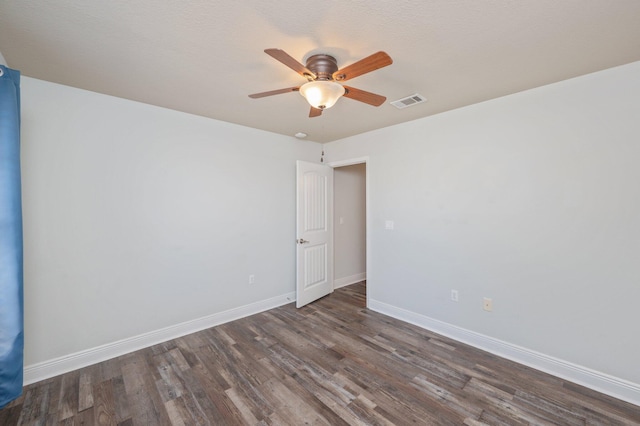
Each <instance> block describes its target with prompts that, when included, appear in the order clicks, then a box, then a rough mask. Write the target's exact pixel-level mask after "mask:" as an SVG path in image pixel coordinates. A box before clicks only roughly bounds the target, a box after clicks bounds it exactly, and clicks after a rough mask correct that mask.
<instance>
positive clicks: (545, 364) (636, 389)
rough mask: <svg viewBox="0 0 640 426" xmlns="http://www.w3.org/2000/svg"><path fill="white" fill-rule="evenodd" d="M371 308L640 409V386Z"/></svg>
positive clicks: (407, 314)
mask: <svg viewBox="0 0 640 426" xmlns="http://www.w3.org/2000/svg"><path fill="white" fill-rule="evenodd" d="M368 306H369V308H370V309H371V310H374V311H376V312H380V313H382V314H385V315H389V316H390V317H393V318H396V319H399V320H402V321H405V322H408V323H410V324H414V325H417V326H419V327H422V328H425V329H427V330H431V331H433V332H435V333H438V334H441V335H443V336H446V337H449V338H451V339H454V340H457V341H460V342H463V343H466V344H468V345H471V346H474V347H476V348H479V349H482V350H485V351H487V352H490V353H492V354H494V355H498V356H501V357H503V358H507V359H509V360H511V361H515V362H517V363H520V364H524V365H526V366H528V367H531V368H535V369H536V370H540V371H544V372H545V373H549V374H552V375H554V376H557V377H560V378H562V379H564V380H568V381H571V382H574V383H577V384H580V385H582V386H586V387H588V388H590V389H593V390H595V391H598V392H601V393H604V394H607V395H610V396H612V397H614V398H618V399H621V400H623V401H627V402H630V403H631V404H634V405H638V406H640V384H637V383H632V382H629V381H627V380H624V379H620V378H618V377H613V376H610V375H608V374H605V373H602V372H599V371H595V370H592V369H590V368H587V367H583V366H581V365H577V364H574V363H571V362H568V361H565V360H562V359H558V358H555V357H552V356H549V355H545V354H543V353H540V352H536V351H533V350H530V349H527V348H523V347H520V346H518V345H514V344H511V343H508V342H504V341H502V340H498V339H494V338H493V337H489V336H485V335H483V334H480V333H476V332H474V331H470V330H467V329H464V328H461V327H458V326H455V325H452V324H448V323H445V322H442V321H439V320H436V319H433V318H430V317H427V316H425V315H422V314H417V313H415V312H411V311H407V310H405V309H402V308H398V307H396V306H393V305H389V304H386V303H384V302H380V301H377V300H371V299H370V300H369V305H368Z"/></svg>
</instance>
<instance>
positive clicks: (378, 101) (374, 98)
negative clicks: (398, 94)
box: [344, 86, 387, 106]
mask: <svg viewBox="0 0 640 426" xmlns="http://www.w3.org/2000/svg"><path fill="white" fill-rule="evenodd" d="M344 89H345V92H344V97H345V98H350V99H353V100H355V101H360V102H364V103H365V104H369V105H373V106H380V105H382V104H383V103H384V101H386V100H387V98H386V97H384V96H380V95H376V94H375V93H371V92H366V91H364V90H360V89H356V88H355V87H349V86H344Z"/></svg>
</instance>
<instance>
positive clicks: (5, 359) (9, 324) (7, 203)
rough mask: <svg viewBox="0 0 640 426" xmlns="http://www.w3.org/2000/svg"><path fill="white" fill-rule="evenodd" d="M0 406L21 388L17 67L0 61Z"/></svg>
mask: <svg viewBox="0 0 640 426" xmlns="http://www.w3.org/2000/svg"><path fill="white" fill-rule="evenodd" d="M0 74H1V75H0V408H2V407H4V406H5V405H7V404H8V403H9V402H11V401H13V400H14V399H16V398H17V397H18V396H20V394H21V393H22V368H23V367H22V364H23V361H22V356H23V350H24V335H23V306H22V303H23V293H22V203H21V192H20V72H19V71H15V70H12V69H10V68H7V67H5V66H2V65H0Z"/></svg>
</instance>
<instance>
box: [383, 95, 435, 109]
mask: <svg viewBox="0 0 640 426" xmlns="http://www.w3.org/2000/svg"><path fill="white" fill-rule="evenodd" d="M426 101H427V99H426V98H425V97H424V96H422V95H419V94H417V93H416V94H415V95H411V96H407V97H406V98H402V99H398V100H397V101H393V102H391V105H393V106H394V107H396V108H398V109H402V108H406V107H409V106H412V105H416V104H421V103H422V102H426Z"/></svg>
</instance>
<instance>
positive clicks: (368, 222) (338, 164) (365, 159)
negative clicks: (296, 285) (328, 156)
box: [327, 156, 372, 308]
mask: <svg viewBox="0 0 640 426" xmlns="http://www.w3.org/2000/svg"><path fill="white" fill-rule="evenodd" d="M369 163H370V161H369V156H366V157H356V158H349V159H346V160H340V161H331V162H329V163H327V166H329V167H331V168H333V169H336V168H338V167H345V166H352V165H354V164H365V207H364V208H365V226H366V227H367V230H366V232H365V238H366V241H365V247H366V250H367V253H366V256H365V262H366V264H367V267H366V271H365V272H366V274H367V295H366V296H367V298H366V301H367V308H368V307H369V298H370V294H371V292H370V291H369V289H370V288H371V287H370V286H369V284H370V283H371V281H370V280H371V273H370V272H371V229H372V228H371V226H372V224H371V212H370V210H371V209H370V208H369V186H370V185H369ZM334 196H335V194H334ZM334 207H335V201H334ZM331 214H334V213H333V212H332V213H331ZM335 230H336V227H335V226H334V227H333V232H334V233H335ZM334 242H335V237H334ZM334 253H335V250H334ZM334 263H335V261H334ZM333 274H334V276H333V281H334V282H335V278H336V277H335V269H334V272H333Z"/></svg>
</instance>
